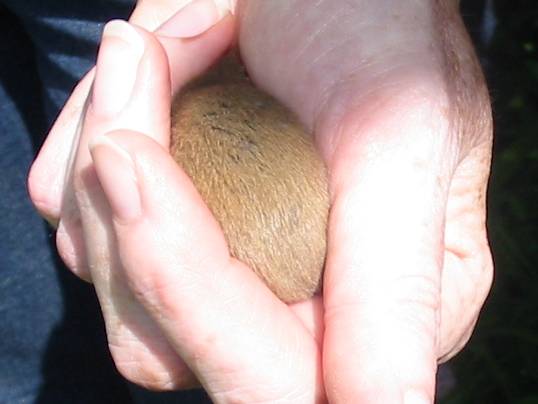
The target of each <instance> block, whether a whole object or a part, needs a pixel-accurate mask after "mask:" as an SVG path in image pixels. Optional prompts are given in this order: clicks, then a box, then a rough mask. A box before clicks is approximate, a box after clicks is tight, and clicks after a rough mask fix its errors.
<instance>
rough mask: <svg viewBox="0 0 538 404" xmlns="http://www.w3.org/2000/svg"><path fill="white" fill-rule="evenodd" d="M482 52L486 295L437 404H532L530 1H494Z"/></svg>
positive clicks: (537, 312)
mask: <svg viewBox="0 0 538 404" xmlns="http://www.w3.org/2000/svg"><path fill="white" fill-rule="evenodd" d="M496 11H497V17H498V26H497V30H496V34H495V37H494V39H493V43H492V44H491V46H490V47H489V48H488V49H486V50H484V55H485V56H486V58H487V61H488V63H487V64H486V67H487V70H486V72H487V76H488V81H489V85H490V89H491V94H492V101H493V108H494V115H495V123H496V130H495V132H496V139H495V147H494V160H493V172H492V177H491V181H490V189H489V221H488V226H489V236H490V241H491V246H492V249H493V255H494V260H495V267H496V276H495V282H494V286H493V290H492V292H491V295H490V297H489V299H488V301H487V302H486V306H485V309H484V312H483V313H482V315H481V318H480V320H479V323H478V326H477V329H476V331H475V334H474V336H473V338H472V339H471V342H470V343H469V345H468V346H467V348H466V349H465V350H464V351H463V352H462V353H461V354H460V355H459V356H458V357H457V358H456V359H454V360H453V361H452V364H453V369H454V372H455V374H456V379H457V386H456V388H455V389H454V391H453V392H452V393H451V394H450V395H449V396H448V397H446V398H445V399H443V400H442V403H443V404H461V403H516V404H538V271H537V266H538V227H537V224H538V142H537V139H538V2H537V1H536V0H526V1H523V0H520V1H511V2H508V1H500V0H499V1H497V2H496Z"/></svg>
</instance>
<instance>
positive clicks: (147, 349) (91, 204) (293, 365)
mask: <svg viewBox="0 0 538 404" xmlns="http://www.w3.org/2000/svg"><path fill="white" fill-rule="evenodd" d="M133 54H134V55H136V56H137V57H140V56H141V60H140V61H139V62H138V63H136V61H135V60H134V59H133ZM185 63H187V62H185ZM110 66H116V67H117V69H116V70H114V69H111V68H110ZM107 67H109V68H107ZM168 77H169V73H168V68H167V63H166V60H165V55H164V51H163V49H162V48H161V46H160V44H159V43H158V41H157V40H156V39H155V37H153V36H152V35H150V34H149V33H147V32H145V31H143V30H141V29H135V28H133V27H129V26H128V25H127V24H126V23H120V22H114V23H110V24H109V25H107V27H106V29H105V33H104V40H103V45H102V48H101V50H100V53H99V57H98V62H97V69H96V79H95V84H94V88H93V92H92V98H91V103H90V104H89V107H88V109H87V112H86V117H85V123H84V128H83V131H82V136H81V139H80V147H79V149H78V151H77V155H76V158H75V163H74V175H75V176H74V181H73V183H74V190H75V194H76V202H77V205H78V208H79V210H80V212H81V220H82V229H83V232H84V239H85V247H86V251H87V260H88V266H89V268H90V271H91V275H92V279H93V282H94V285H95V288H96V291H97V294H98V297H99V300H100V303H101V307H102V311H103V315H104V317H105V322H106V326H107V335H108V338H109V344H110V348H111V352H112V355H113V357H114V360H115V362H116V364H117V365H118V368H119V369H120V371H121V372H122V373H123V374H124V375H126V376H127V377H128V378H130V379H131V380H133V381H136V382H137V383H140V384H143V385H145V386H147V387H153V388H161V389H163V388H168V389H170V388H184V387H188V386H190V385H191V384H192V383H193V382H194V376H193V375H192V374H190V373H189V370H192V371H194V373H195V375H196V378H197V379H198V380H199V381H200V382H201V383H202V384H203V386H204V387H205V388H206V390H207V391H208V392H209V394H210V395H211V397H212V398H213V399H214V400H215V401H230V400H231V401H233V400H237V399H247V400H248V401H269V402H272V401H276V400H278V399H281V398H282V397H286V398H288V399H289V400H292V401H306V402H315V401H320V400H322V399H323V397H324V394H323V384H322V383H321V371H320V369H321V363H320V352H319V339H318V337H319V335H320V323H319V322H316V319H315V318H314V316H315V315H316V313H318V314H319V313H321V310H320V304H319V303H320V301H319V298H318V299H313V300H311V301H309V302H302V303H300V304H297V305H293V306H290V307H288V306H286V305H285V304H284V303H282V302H281V301H279V300H278V299H277V298H276V297H275V296H274V295H273V294H272V293H271V292H270V291H269V290H268V289H267V288H266V286H265V285H264V284H263V283H262V282H261V281H260V280H259V279H258V278H257V277H256V276H255V275H254V273H253V272H252V271H251V270H250V269H248V268H246V266H245V265H244V264H242V263H241V262H239V261H237V260H235V259H232V258H231V257H230V255H229V252H228V247H227V245H226V243H225V240H224V236H223V234H222V231H221V230H220V227H219V226H218V224H217V223H216V221H215V220H214V219H213V217H212V215H211V214H210V212H209V210H208V208H207V207H206V206H205V204H204V203H203V202H202V200H201V198H200V196H199V195H198V193H197V191H196V190H195V189H194V186H193V185H192V183H191V182H190V180H189V179H188V177H187V176H186V175H185V174H184V173H183V171H182V170H181V169H180V168H179V166H178V165H177V164H176V163H175V162H174V161H173V160H172V158H171V157H170V155H169V153H168V151H167V148H166V146H164V147H163V145H162V143H166V142H163V141H162V139H165V138H166V139H167V138H168V137H169V135H170V133H169V132H170V124H169V117H170V83H169V79H168ZM133 82H134V84H133ZM112 91H114V92H113V93H112ZM103 134H106V135H105V136H103ZM155 139H157V140H159V142H158V141H156V140H155ZM88 148H90V149H91V151H92V156H90V155H89V153H88ZM103 190H104V194H103ZM105 195H106V198H105ZM142 246H143V248H141V247H142ZM140 304H142V306H140Z"/></svg>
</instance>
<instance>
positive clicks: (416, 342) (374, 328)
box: [239, 0, 492, 403]
mask: <svg viewBox="0 0 538 404" xmlns="http://www.w3.org/2000/svg"><path fill="white" fill-rule="evenodd" d="M314 3H315V4H314ZM240 4H241V5H242V7H241V8H240V10H239V18H240V21H241V24H240V27H241V31H240V34H239V43H240V45H241V53H242V58H243V61H244V63H245V65H246V67H247V70H248V71H249V74H250V76H251V77H252V78H253V80H254V81H255V82H256V84H258V85H259V86H260V87H262V88H264V89H266V90H267V91H268V92H269V93H271V94H273V95H274V96H276V97H277V98H278V99H280V100H281V101H283V102H284V103H286V104H287V105H288V106H289V107H291V108H292V109H293V110H294V111H295V112H297V113H298V115H299V117H300V118H301V119H302V121H303V122H305V123H306V124H307V125H308V127H309V128H310V129H311V130H312V131H313V133H314V134H315V136H316V140H317V143H318V145H319V148H320V150H321V152H322V154H323V156H324V158H325V161H326V163H327V166H328V169H329V173H330V179H329V181H330V186H331V189H330V191H331V217H330V224H329V235H328V236H329V239H328V240H329V244H328V257H327V263H326V268H325V278H324V293H323V301H324V321H325V333H324V339H323V341H324V342H323V371H324V382H325V388H326V391H327V394H328V397H329V400H330V401H331V402H380V403H392V402H401V400H402V398H403V397H409V399H410V400H411V398H413V397H415V398H416V400H417V401H411V402H431V401H432V400H433V394H434V383H435V371H436V366H437V363H438V362H440V361H445V360H447V359H449V358H450V357H452V356H453V355H455V354H456V353H457V352H458V351H459V350H460V349H461V348H462V347H463V346H464V344H465V343H466V342H467V340H468V339H469V337H470V335H471V332H472V329H473V328H474V324H475V322H476V320H477V316H478V313H479V310H480V308H481V306H482V304H483V302H484V299H485V297H486V295H487V293H488V291H489V288H490V285H491V280H492V261H491V257H490V250H489V246H488V242H487V236H486V228H485V214H486V212H485V209H486V207H485V194H486V186H487V179H488V175H489V167H490V153H491V144H492V127H491V125H492V121H491V115H490V114H491V112H490V106H489V98H488V94H487V90H486V87H485V83H484V80H483V77H482V74H481V71H480V68H479V66H478V62H477V59H476V56H475V55H474V52H473V49H472V46H471V45H470V42H469V39H468V37H467V35H466V32H465V29H464V26H463V24H462V22H461V18H460V16H459V11H458V8H457V4H458V2H457V1H441V2H432V1H428V0H423V1H418V2H416V1H412V2H411V1H400V0H398V1H383V2H372V1H353V2H349V1H334V0H333V1H317V2H311V1H309V0H293V1H288V2H286V4H285V5H284V4H282V3H276V2H259V3H258V2H244V3H240ZM299 15H300V18H298V16H299ZM266 33H270V35H267V34H266ZM262 45H263V49H264V52H259V51H258V49H260V47H261V46H262ZM268 57H270V58H271V59H270V63H269V61H268V60H267V58H268ZM420 398H421V399H422V400H423V401H418V400H419V399H420Z"/></svg>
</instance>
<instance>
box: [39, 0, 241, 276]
mask: <svg viewBox="0 0 538 404" xmlns="http://www.w3.org/2000/svg"><path fill="white" fill-rule="evenodd" d="M184 3H187V2H184ZM195 3H196V2H195ZM183 5H184V4H183ZM180 6H182V5H180ZM165 8H166V10H165ZM177 9H178V4H177V2H169V3H166V2H163V3H160V4H159V6H157V5H155V4H154V3H149V2H142V3H141V4H140V5H138V6H137V8H136V10H135V12H134V13H133V16H132V17H131V20H132V21H135V22H136V23H137V24H138V25H140V26H141V27H144V28H146V29H148V30H152V29H155V28H158V27H159V26H160V25H161V24H162V22H163V21H165V20H166V18H167V17H170V16H172V17H171V18H170V20H169V21H168V23H167V24H165V25H164V26H163V28H164V29H167V30H168V33H162V34H161V35H162V38H161V41H162V43H163V46H164V47H165V50H166V52H167V53H168V58H169V60H170V63H171V66H172V69H171V71H172V77H171V80H172V84H173V86H172V89H173V93H175V92H177V90H178V89H179V88H180V87H181V86H182V85H183V84H184V83H186V82H187V81H188V80H190V79H192V78H193V77H195V76H197V75H199V74H200V73H201V72H202V71H204V70H205V69H207V67H208V66H209V65H211V64H212V63H213V62H214V61H215V60H216V58H217V57H218V56H219V55H221V54H222V53H223V52H224V51H225V50H226V49H227V48H228V47H229V45H230V43H231V40H232V38H233V30H234V24H233V22H232V19H231V18H229V17H227V18H224V17H225V16H226V14H227V10H230V9H233V4H228V3H227V0H226V1H224V2H223V1H218V2H217V7H213V9H212V8H211V7H208V5H205V6H204V5H203V4H202V7H200V5H198V6H195V7H193V8H192V9H191V10H188V7H187V10H183V11H182V12H179V13H177V15H174V11H177ZM204 11H206V12H208V14H209V15H210V19H203V14H201V13H202V12H204ZM193 17H194V19H193ZM196 17H198V18H197V19H196ZM222 18H224V20H225V21H223V23H222V24H218V22H219V21H220V20H221V19H222ZM185 25H186V26H188V27H189V28H188V29H189V30H191V32H190V35H189V32H188V31H185V33H184V35H186V37H192V36H194V35H192V34H194V33H196V34H197V35H196V36H197V37H196V38H193V39H192V40H179V41H178V38H182V36H181V35H179V34H181V33H180V32H178V35H173V36H174V38H172V37H170V35H172V34H173V32H171V27H172V26H174V27H182V26H185ZM206 31H207V32H206ZM204 34H205V35H204ZM185 60H189V61H190V62H189V63H188V64H186V63H184V61H185ZM94 73H95V71H94V69H92V70H91V71H90V72H89V73H88V74H87V75H86V76H85V77H84V78H83V79H82V80H81V81H80V83H79V84H78V85H77V87H75V90H74V91H73V93H72V94H71V96H70V97H69V100H68V101H67V103H66V105H65V106H64V108H63V109H62V111H61V113H60V115H59V116H58V119H57V120H56V122H55V124H54V125H53V127H52V129H51V131H50V132H49V134H48V136H47V139H46V141H45V143H44V144H43V146H42V148H41V150H40V152H39V154H38V156H37V158H36V160H35V161H34V163H33V165H32V169H31V170H30V174H29V177H28V189H29V194H30V198H31V200H32V202H33V203H34V205H35V206H36V208H37V210H38V211H39V213H40V214H41V215H42V216H43V217H44V218H45V219H47V221H49V223H51V225H53V226H54V227H57V226H58V221H59V220H60V214H61V207H62V204H63V203H64V202H65V203H71V201H72V200H73V198H72V189H70V190H66V188H67V184H68V182H69V176H70V172H71V167H70V160H72V157H73V155H74V153H75V151H76V148H77V146H78V135H79V134H80V128H81V125H82V123H83V119H84V113H83V111H84V106H85V105H86V102H87V99H88V95H89V91H90V88H91V86H92V83H93V78H94ZM65 194H67V195H68V196H67V197H66V195H65ZM68 227H69V226H68ZM71 227H72V226H71ZM73 232H74V230H73V231H71V230H67V231H64V233H66V234H73ZM70 239H72V240H77V238H76V237H73V236H69V237H67V239H65V238H64V240H70ZM61 244H62V245H64V246H65V248H66V249H67V250H69V251H66V252H65V253H64V254H63V255H64V256H66V257H72V259H70V260H69V263H74V262H75V261H74V260H75V258H76V253H75V251H76V248H74V247H73V245H72V243H71V242H70V241H67V242H62V243H61ZM77 260H78V261H81V260H82V259H77ZM73 265H74V264H73ZM69 266H70V267H71V265H69Z"/></svg>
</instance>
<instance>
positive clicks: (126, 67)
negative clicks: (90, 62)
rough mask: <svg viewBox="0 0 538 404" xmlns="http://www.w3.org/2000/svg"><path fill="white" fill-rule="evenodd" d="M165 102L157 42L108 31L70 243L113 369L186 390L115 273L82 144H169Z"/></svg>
mask: <svg viewBox="0 0 538 404" xmlns="http://www.w3.org/2000/svg"><path fill="white" fill-rule="evenodd" d="M170 98H171V94H170V81H169V74H168V60H167V57H166V54H165V52H164V50H163V49H162V47H161V45H160V44H159V42H158V41H157V40H156V39H155V38H154V36H153V35H151V34H149V33H147V32H146V31H144V30H142V29H139V28H135V27H133V26H130V25H129V24H127V23H125V22H121V21H117V22H112V23H110V24H108V25H107V27H106V28H105V31H104V36H103V41H102V46H101V49H100V52H99V55H98V61H97V67H96V77H95V82H94V86H93V91H92V95H91V99H90V101H91V102H90V104H89V106H88V110H87V113H86V117H85V121H84V127H83V129H82V135H81V138H80V142H79V148H78V150H77V156H76V160H75V163H74V171H73V179H72V181H73V182H72V186H73V188H72V189H73V194H74V196H75V198H76V204H77V206H78V212H79V213H80V216H79V218H78V220H76V221H74V223H73V226H78V231H79V233H76V235H75V237H76V236H77V235H79V237H80V240H84V243H83V244H82V246H83V248H84V253H85V256H86V259H87V265H88V267H89V268H90V270H91V278H92V281H93V283H94V285H95V288H96V292H97V296H98V298H99V302H100V305H101V309H102V311H103V316H104V319H105V325H106V330H107V337H108V343H109V346H110V350H111V353H112V356H113V358H114V361H115V363H116V366H117V367H118V369H119V371H120V372H121V373H122V374H123V375H124V376H125V377H126V378H128V379H129V380H131V381H133V382H136V383H138V384H141V385H143V386H145V387H147V388H152V389H177V388H184V387H187V386H190V385H192V383H193V380H195V378H194V376H193V375H192V373H191V372H190V370H189V369H188V367H187V366H186V365H185V364H184V362H183V361H182V360H181V359H180V358H179V357H178V356H177V355H176V354H175V352H174V351H173V349H172V347H171V346H170V344H168V342H167V341H166V339H165V338H164V337H163V335H162V333H161V332H160V330H159V328H158V327H157V326H156V324H155V323H154V322H153V321H152V320H151V318H150V317H149V316H148V315H147V313H146V312H145V310H144V309H143V307H142V306H141V305H140V304H139V303H137V302H136V300H135V298H134V297H133V296H132V294H131V293H130V291H129V290H128V288H127V287H126V285H125V281H124V280H123V279H122V277H121V275H120V274H119V273H118V271H117V267H118V265H119V261H118V259H117V256H116V254H115V252H116V248H115V242H114V239H113V237H112V236H111V234H112V233H111V223H110V215H109V213H108V205H107V202H106V200H105V199H104V198H103V197H102V193H101V190H100V187H99V183H98V181H97V180H96V178H95V175H94V173H93V169H92V165H91V157H90V155H89V153H88V149H87V145H88V142H89V141H90V140H91V139H92V138H93V137H94V136H96V135H99V134H102V133H104V132H106V131H107V130H112V129H115V128H122V127H127V128H133V127H137V128H139V129H141V130H145V131H147V132H148V133H149V134H150V136H152V137H153V138H154V139H155V140H156V141H159V142H160V143H161V144H165V145H166V144H167V143H168V136H169V131H170V104H171V101H170ZM118 186H121V184H118ZM67 206H68V204H66V207H65V208H64V209H66V208H67ZM72 220H75V219H74V215H73V216H71V215H67V214H66V215H63V216H62V222H61V224H62V225H64V226H65V228H66V230H69V229H70V228H69V227H68V226H69V225H70V223H71V221H72ZM60 234H61V233H60V232H59V235H60ZM71 240H73V238H72V239H71ZM73 246H74V247H76V246H80V245H77V244H75V243H73ZM58 247H59V248H61V246H60V245H58ZM76 255H80V252H79V254H76Z"/></svg>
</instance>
